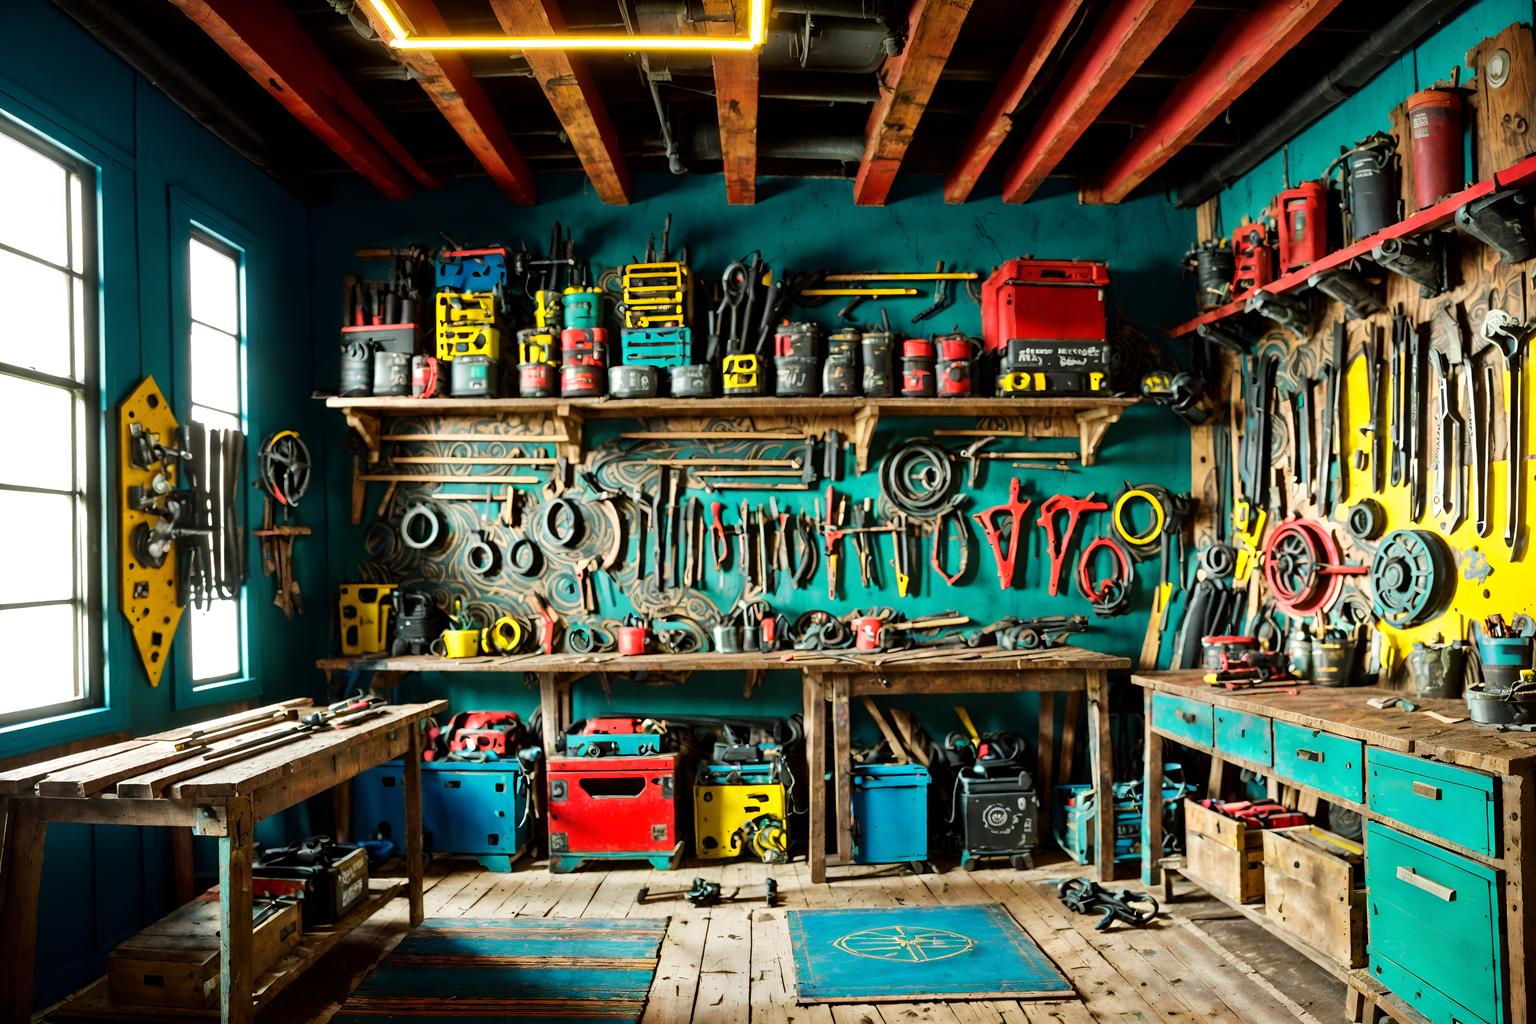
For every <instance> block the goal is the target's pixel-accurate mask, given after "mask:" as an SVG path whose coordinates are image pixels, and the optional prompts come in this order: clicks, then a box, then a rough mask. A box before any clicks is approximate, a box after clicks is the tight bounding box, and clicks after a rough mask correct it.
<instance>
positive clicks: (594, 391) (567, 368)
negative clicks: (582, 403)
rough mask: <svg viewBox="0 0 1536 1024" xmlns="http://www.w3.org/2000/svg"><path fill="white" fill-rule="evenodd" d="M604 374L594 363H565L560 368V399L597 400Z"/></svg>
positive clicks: (601, 390)
mask: <svg viewBox="0 0 1536 1024" xmlns="http://www.w3.org/2000/svg"><path fill="white" fill-rule="evenodd" d="M604 377H605V374H604V373H603V368H602V366H600V365H598V364H596V363H566V364H565V365H564V366H562V367H561V368H560V397H561V398H598V397H601V396H602V393H603V380H604Z"/></svg>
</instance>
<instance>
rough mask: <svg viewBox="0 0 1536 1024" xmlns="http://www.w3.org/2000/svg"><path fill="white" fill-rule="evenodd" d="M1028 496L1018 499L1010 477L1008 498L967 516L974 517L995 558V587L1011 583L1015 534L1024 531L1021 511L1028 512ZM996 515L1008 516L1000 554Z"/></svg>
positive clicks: (1016, 481) (1015, 484)
mask: <svg viewBox="0 0 1536 1024" xmlns="http://www.w3.org/2000/svg"><path fill="white" fill-rule="evenodd" d="M1029 505H1030V502H1029V499H1028V498H1024V499H1020V498H1019V478H1018V477H1014V478H1013V480H1012V481H1010V482H1009V484H1008V501H1007V502H1005V503H1004V504H1002V505H993V506H992V507H991V508H988V509H982V510H981V511H980V512H972V513H971V518H972V519H974V520H976V522H977V524H978V525H979V526H980V527H981V532H982V533H984V534H986V537H987V543H988V544H990V545H992V557H993V558H994V559H996V560H997V588H998V589H999V590H1007V589H1008V588H1009V587H1011V586H1013V564H1014V559H1015V558H1017V557H1018V553H1019V535H1020V534H1022V533H1023V532H1024V514H1025V513H1026V512H1028V511H1029ZM999 515H1003V516H1007V517H1008V522H1007V524H1006V525H1007V526H1008V554H1007V555H1006V556H1005V555H1004V554H1003V546H1002V534H1003V526H1004V524H1003V523H1000V522H998V517H999Z"/></svg>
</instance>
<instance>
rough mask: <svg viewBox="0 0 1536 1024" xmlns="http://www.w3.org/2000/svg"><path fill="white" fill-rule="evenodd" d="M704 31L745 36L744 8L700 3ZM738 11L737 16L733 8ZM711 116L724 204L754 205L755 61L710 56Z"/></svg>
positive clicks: (727, 0) (746, 56) (729, 1)
mask: <svg viewBox="0 0 1536 1024" xmlns="http://www.w3.org/2000/svg"><path fill="white" fill-rule="evenodd" d="M703 4H704V17H705V22H704V26H705V31H706V32H707V33H708V34H710V35H731V34H733V33H743V34H745V32H746V31H747V25H746V17H747V14H748V12H749V9H750V8H749V6H748V4H747V3H746V2H745V0H743V2H741V3H739V4H738V3H735V2H733V0H703ZM738 7H739V8H740V10H739V11H738V10H737V8H738ZM712 63H713V65H714V72H715V112H716V115H717V116H718V118H719V120H720V156H721V160H722V163H723V167H722V171H723V172H724V174H725V201H726V202H727V203H730V204H731V205H732V206H751V205H752V204H754V203H756V202H757V101H758V95H759V91H758V55H757V51H755V50H753V51H751V52H748V53H716V54H713V55H712Z"/></svg>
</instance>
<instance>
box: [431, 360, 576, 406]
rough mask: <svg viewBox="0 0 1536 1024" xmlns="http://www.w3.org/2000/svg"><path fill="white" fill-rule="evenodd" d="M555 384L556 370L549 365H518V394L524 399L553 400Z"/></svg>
mask: <svg viewBox="0 0 1536 1024" xmlns="http://www.w3.org/2000/svg"><path fill="white" fill-rule="evenodd" d="M454 361H455V362H457V361H458V360H454ZM555 383H556V381H555V368H554V367H553V366H551V365H550V364H549V363H520V364H518V367H517V392H518V394H520V395H522V396H523V397H524V398H553V397H554V396H555Z"/></svg>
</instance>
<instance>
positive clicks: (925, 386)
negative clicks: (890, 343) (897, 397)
mask: <svg viewBox="0 0 1536 1024" xmlns="http://www.w3.org/2000/svg"><path fill="white" fill-rule="evenodd" d="M933 357H934V346H933V342H931V341H929V340H928V339H927V338H908V339H907V340H906V341H904V342H902V343H901V394H902V397H904V398H932V397H933V396H934V395H935V394H936V393H937V390H936V389H937V385H936V383H935V382H934V379H933V361H934V359H933Z"/></svg>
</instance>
